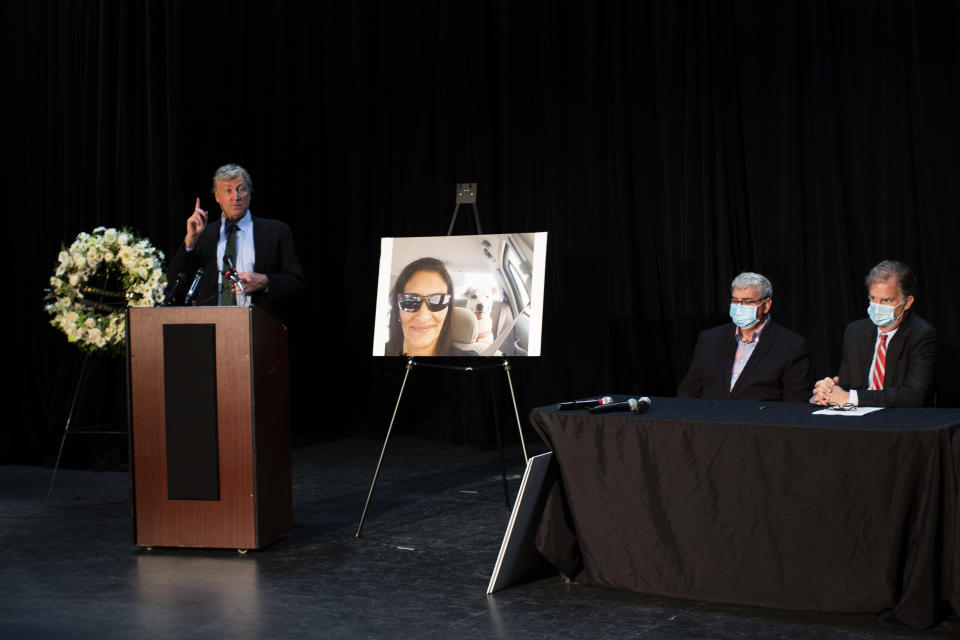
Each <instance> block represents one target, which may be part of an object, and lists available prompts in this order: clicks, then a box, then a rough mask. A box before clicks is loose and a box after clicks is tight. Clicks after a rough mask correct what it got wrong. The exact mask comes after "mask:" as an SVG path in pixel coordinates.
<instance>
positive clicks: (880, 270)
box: [864, 260, 917, 298]
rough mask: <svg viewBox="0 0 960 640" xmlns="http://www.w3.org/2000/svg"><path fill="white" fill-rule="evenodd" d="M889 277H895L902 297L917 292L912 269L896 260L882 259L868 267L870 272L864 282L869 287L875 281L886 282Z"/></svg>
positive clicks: (915, 279) (915, 278)
mask: <svg viewBox="0 0 960 640" xmlns="http://www.w3.org/2000/svg"><path fill="white" fill-rule="evenodd" d="M890 278H896V279H897V286H898V287H899V288H900V294H901V295H903V297H904V298H906V297H909V296H912V295H914V294H915V293H916V292H917V276H916V274H914V273H913V269H911V268H910V266H909V265H906V264H904V263H902V262H899V261H897V260H884V261H883V262H881V263H880V264H878V265H877V266H875V267H874V268H873V269H870V273H868V274H867V277H866V278H865V279H864V282H865V283H866V285H867V289H870V287H872V286H873V285H874V284H876V283H877V282H886V281H887V280H889V279H890Z"/></svg>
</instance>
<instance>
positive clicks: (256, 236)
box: [167, 216, 303, 320]
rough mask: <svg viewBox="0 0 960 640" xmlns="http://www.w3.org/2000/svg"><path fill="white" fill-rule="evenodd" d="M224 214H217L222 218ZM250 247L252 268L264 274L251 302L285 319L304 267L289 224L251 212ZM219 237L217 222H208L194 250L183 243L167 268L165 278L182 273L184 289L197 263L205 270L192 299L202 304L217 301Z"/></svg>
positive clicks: (299, 287)
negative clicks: (261, 287)
mask: <svg viewBox="0 0 960 640" xmlns="http://www.w3.org/2000/svg"><path fill="white" fill-rule="evenodd" d="M222 220H223V217H222V216H221V217H220V221H221V222H222ZM252 220H253V249H254V253H255V254H256V255H255V258H254V265H253V270H254V271H256V272H257V273H263V274H265V275H266V276H267V279H268V286H267V289H266V291H263V290H261V291H257V292H254V293H253V295H252V296H251V301H252V302H253V304H255V305H257V306H259V307H262V308H263V309H264V310H266V311H267V313H269V314H270V315H272V316H274V317H276V318H279V319H280V320H285V319H286V318H287V316H288V315H289V304H290V302H292V301H293V300H294V298H295V297H296V295H297V294H298V293H300V292H301V291H302V290H303V269H302V268H301V267H300V258H299V257H298V256H297V250H296V248H294V244H293V233H292V232H291V231H290V227H289V226H288V225H287V224H286V223H285V222H281V221H279V220H270V219H269V218H258V217H255V216H253V217H252ZM219 239H220V224H219V223H217V222H212V223H211V224H208V225H207V226H206V228H205V229H204V230H203V232H202V233H201V234H200V238H199V239H198V240H197V245H196V247H194V249H193V251H187V249H186V247H184V246H183V244H181V245H180V248H179V249H178V250H177V252H176V254H175V255H174V256H173V259H172V260H171V261H170V265H169V267H168V268H167V280H168V281H169V282H170V283H171V284H170V285H169V286H173V284H172V283H174V282H176V278H177V274H178V273H183V274H184V276H185V279H186V281H185V283H184V285H183V288H184V291H183V292H181V294H180V296H179V298H180V300H182V299H183V295H184V294H185V292H186V288H187V287H189V286H190V282H191V281H192V279H193V274H194V273H195V272H196V270H197V268H198V267H201V266H202V267H204V269H205V270H206V272H205V273H204V276H203V279H202V280H201V281H200V284H199V286H198V288H197V293H196V295H195V296H194V300H196V301H197V302H198V303H202V304H211V305H215V304H217V290H218V277H219V268H218V265H217V241H218V240H219Z"/></svg>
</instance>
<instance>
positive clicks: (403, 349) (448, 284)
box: [385, 258, 465, 356]
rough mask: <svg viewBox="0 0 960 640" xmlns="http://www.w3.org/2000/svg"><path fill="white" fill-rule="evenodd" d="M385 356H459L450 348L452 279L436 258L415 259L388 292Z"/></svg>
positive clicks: (459, 352)
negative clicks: (388, 313)
mask: <svg viewBox="0 0 960 640" xmlns="http://www.w3.org/2000/svg"><path fill="white" fill-rule="evenodd" d="M390 306H391V310H390V340H389V341H388V342H387V348H386V354H385V355H388V356H399V355H407V356H458V355H465V354H464V352H462V351H460V350H458V349H455V348H453V347H452V346H451V345H450V343H451V341H452V339H453V334H452V332H451V330H450V325H451V323H452V321H453V279H452V278H451V277H450V274H449V273H448V272H447V268H446V267H445V266H444V264H443V263H442V262H441V261H439V260H437V259H436V258H420V259H418V260H414V261H413V262H411V263H410V264H408V265H407V266H406V267H404V268H403V271H401V272H400V275H399V276H397V281H396V283H395V284H394V285H393V290H392V291H391V292H390Z"/></svg>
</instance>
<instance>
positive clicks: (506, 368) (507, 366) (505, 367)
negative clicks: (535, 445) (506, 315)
mask: <svg viewBox="0 0 960 640" xmlns="http://www.w3.org/2000/svg"><path fill="white" fill-rule="evenodd" d="M503 370H504V371H506V372H507V384H508V385H509V386H510V399H511V400H512V401H513V415H514V416H515V417H516V419H517V431H518V432H519V433H520V446H521V447H523V463H524V464H526V463H527V460H529V459H530V456H528V455H527V443H526V441H525V440H524V439H523V427H522V426H521V425H520V412H519V411H517V396H516V395H515V394H514V393H513V379H512V378H511V377H510V362H509V361H508V360H506V359H504V361H503Z"/></svg>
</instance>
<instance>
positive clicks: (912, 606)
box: [530, 398, 960, 627]
mask: <svg viewBox="0 0 960 640" xmlns="http://www.w3.org/2000/svg"><path fill="white" fill-rule="evenodd" d="M818 408H819V407H814V406H812V405H809V404H804V403H789V402H783V403H779V402H767V403H763V402H742V401H724V400H692V399H680V398H653V402H652V406H651V407H650V409H649V410H648V411H646V412H645V413H643V414H641V415H634V414H631V413H628V412H617V413H608V414H590V413H588V412H587V411H570V412H560V411H557V410H556V407H553V406H551V407H542V408H539V409H535V410H533V411H532V412H531V414H530V418H531V422H532V423H533V425H534V427H535V428H536V429H537V431H538V432H539V433H540V435H541V436H542V437H543V439H544V441H545V442H546V443H547V444H548V446H549V447H550V448H551V449H552V450H553V452H554V455H555V458H556V461H557V464H558V467H559V472H560V473H559V480H558V482H557V483H556V485H554V486H553V487H552V489H551V494H550V498H549V500H548V502H547V508H546V510H545V512H544V517H543V521H542V523H541V525H540V529H539V531H538V548H539V550H540V552H541V553H542V554H543V555H544V556H545V557H546V558H547V559H548V560H550V561H551V562H553V563H554V564H555V565H556V566H557V567H558V568H559V569H560V570H561V571H562V572H563V573H564V574H565V575H567V576H569V577H571V578H573V579H575V580H576V581H578V582H582V583H586V584H593V585H599V586H606V587H613V588H618V589H628V590H632V591H638V592H642V593H651V594H659V595H666V596H674V597H681V598H692V599H698V600H707V601H713V602H724V603H736V604H748V605H757V606H764V607H775V608H782V609H801V610H815V611H835V612H859V613H868V612H869V613H876V614H881V615H883V616H884V617H885V619H888V620H891V621H897V622H901V623H904V624H908V625H911V626H917V627H923V626H929V625H931V624H935V623H936V622H937V621H938V620H939V619H940V618H942V617H943V615H944V614H945V612H949V607H948V606H947V603H952V605H953V608H954V609H955V610H958V611H960V608H958V605H960V587H958V578H960V570H958V558H957V552H958V549H960V544H958V542H960V537H958V527H957V518H958V515H957V500H958V492H957V485H958V463H960V433H958V429H960V409H884V410H882V411H877V412H875V413H871V414H869V415H863V416H846V415H844V416H823V415H813V412H814V411H815V410H817V409H818Z"/></svg>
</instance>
